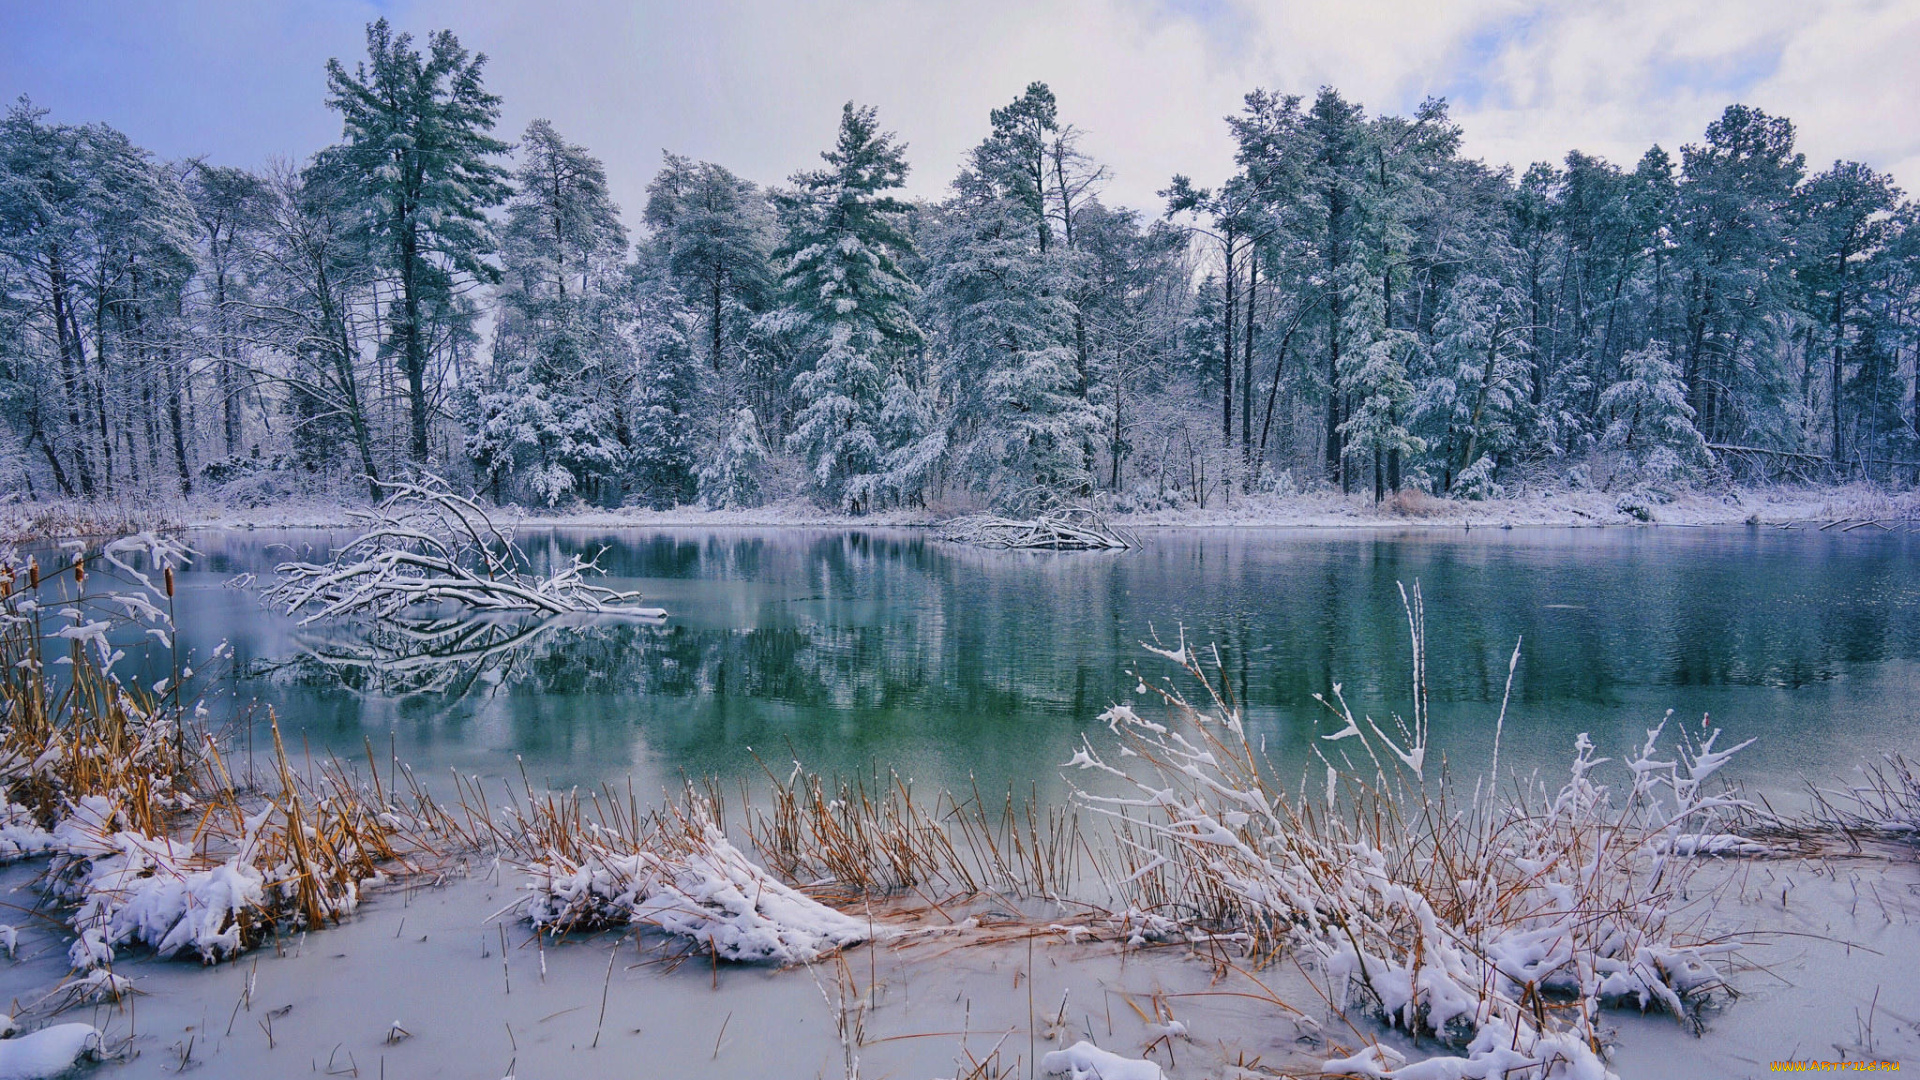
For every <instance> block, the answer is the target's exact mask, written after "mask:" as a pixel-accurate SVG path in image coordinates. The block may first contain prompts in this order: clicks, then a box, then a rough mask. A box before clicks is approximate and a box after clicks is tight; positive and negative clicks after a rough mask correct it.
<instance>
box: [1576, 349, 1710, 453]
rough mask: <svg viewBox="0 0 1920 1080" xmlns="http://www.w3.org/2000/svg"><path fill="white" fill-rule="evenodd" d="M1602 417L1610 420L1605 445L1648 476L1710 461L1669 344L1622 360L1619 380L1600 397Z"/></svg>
mask: <svg viewBox="0 0 1920 1080" xmlns="http://www.w3.org/2000/svg"><path fill="white" fill-rule="evenodd" d="M1600 413H1601V415H1602V416H1604V417H1606V418H1607V431H1606V437H1605V439H1604V443H1603V444H1604V445H1605V446H1607V447H1609V448H1611V449H1617V450H1619V451H1621V452H1622V453H1624V454H1625V455H1626V456H1627V457H1628V458H1629V459H1631V460H1632V461H1633V462H1634V463H1635V464H1637V465H1638V466H1639V467H1640V468H1641V469H1642V470H1644V471H1646V472H1647V473H1649V474H1652V475H1655V476H1669V475H1672V474H1673V473H1676V472H1679V471H1680V470H1682V469H1685V468H1688V467H1691V466H1697V465H1701V464H1704V463H1706V462H1707V461H1709V460H1711V456H1712V455H1711V452H1710V451H1709V450H1708V449H1707V443H1706V440H1705V439H1704V438H1702V437H1701V435H1700V430H1699V429H1698V428H1696V427H1695V426H1694V415H1695V414H1694V411H1693V406H1692V405H1690V404H1689V403H1688V402H1687V384H1686V381H1685V380H1684V379H1683V378H1682V376H1681V372H1680V366H1679V365H1678V364H1677V363H1675V362H1674V360H1673V357H1672V356H1671V355H1670V354H1669V353H1668V352H1667V346H1666V343H1665V342H1659V341H1656V342H1654V343H1652V344H1650V345H1648V346H1646V347H1645V348H1642V349H1635V350H1634V351H1633V352H1630V353H1627V354H1626V355H1625V356H1622V357H1621V358H1620V378H1619V381H1617V382H1615V383H1614V384H1613V385H1612V386H1609V387H1607V389H1606V390H1605V391H1604V392H1603V393H1602V394H1601V395H1600Z"/></svg>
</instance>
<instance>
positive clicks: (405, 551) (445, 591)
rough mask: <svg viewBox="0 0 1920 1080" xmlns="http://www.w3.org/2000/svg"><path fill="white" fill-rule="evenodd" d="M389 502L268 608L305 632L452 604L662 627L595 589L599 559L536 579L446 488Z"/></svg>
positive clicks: (285, 583)
mask: <svg viewBox="0 0 1920 1080" xmlns="http://www.w3.org/2000/svg"><path fill="white" fill-rule="evenodd" d="M383 486H384V487H386V488H388V489H389V490H390V491H391V494H389V495H388V496H387V498H386V499H384V500H383V501H382V502H381V503H380V505H379V506H377V507H375V508H374V509H373V510H372V511H370V512H363V511H356V512H354V514H353V516H354V517H355V518H356V519H357V520H360V521H363V522H364V523H365V528H364V530H363V531H362V532H361V534H360V535H359V536H358V537H357V538H355V539H354V540H353V541H352V542H350V543H348V544H347V545H346V546H344V547H342V548H340V549H339V550H337V551H335V552H334V553H333V556H332V558H330V559H329V560H328V561H326V562H324V563H312V562H299V561H293V562H285V563H281V564H280V565H279V566H277V567H275V572H276V573H277V574H278V575H279V578H278V580H277V581H276V582H275V583H274V584H273V585H272V586H271V587H270V588H269V589H267V591H266V594H265V595H266V599H267V600H268V602H270V603H272V604H273V605H275V606H276V607H280V608H283V609H284V610H285V611H286V613H287V614H289V615H298V614H303V613H304V617H303V618H302V619H301V620H300V622H301V625H303V626H304V625H307V624H310V623H314V622H318V621H320V620H323V619H330V618H335V617H339V616H352V615H370V616H374V617H377V618H386V617H390V616H393V615H396V614H398V613H400V612H402V611H404V610H406V609H407V608H410V607H412V606H414V605H416V604H440V603H453V604H458V605H461V606H463V607H466V608H470V609H473V610H477V611H533V612H542V613H546V614H553V615H558V614H566V613H575V612H580V613H587V614H594V615H627V616H635V617H639V618H646V619H663V618H665V617H666V612H665V611H664V610H662V609H660V608H657V607H644V606H641V605H640V603H639V600H640V594H639V593H636V592H622V591H619V590H616V589H609V588H606V587H604V586H600V585H594V584H591V583H590V582H588V581H587V575H588V574H593V573H599V572H600V568H599V566H598V565H597V564H596V563H595V562H594V561H592V560H587V559H582V558H580V556H578V555H569V556H567V560H566V562H565V563H564V564H559V565H557V567H556V568H555V569H553V570H552V571H551V572H549V573H546V574H544V575H541V574H536V573H533V572H531V570H530V567H531V566H532V564H533V560H531V559H530V558H529V557H528V556H527V553H526V552H525V551H524V550H522V549H521V547H520V546H519V544H517V543H516V542H515V541H514V538H513V532H512V530H511V529H510V528H507V527H505V526H502V525H500V524H497V523H496V522H494V520H493V519H492V517H491V516H490V515H489V514H488V512H487V511H486V509H485V508H484V507H482V506H481V505H480V504H479V503H478V502H476V501H474V500H473V499H470V498H466V497H465V496H461V495H456V494H454V493H453V491H452V490H450V489H449V488H448V486H447V484H446V482H445V481H443V480H440V479H438V478H434V477H429V478H427V479H426V480H423V481H422V482H420V483H417V484H415V483H400V484H385V485H383Z"/></svg>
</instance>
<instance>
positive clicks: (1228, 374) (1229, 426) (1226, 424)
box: [1220, 229, 1238, 449]
mask: <svg viewBox="0 0 1920 1080" xmlns="http://www.w3.org/2000/svg"><path fill="white" fill-rule="evenodd" d="M1233 243H1234V235H1233V230H1231V229H1229V230H1227V239H1226V243H1225V244H1224V245H1223V250H1224V251H1225V252H1226V261H1227V269H1226V274H1225V276H1224V277H1222V278H1221V284H1222V285H1223V286H1224V288H1225V290H1226V303H1227V310H1226V318H1224V319H1222V320H1221V321H1220V326H1221V343H1222V347H1221V349H1220V442H1221V443H1222V445H1224V446H1226V447H1228V448H1229V449H1230V448H1232V446H1233V316H1234V300H1235V295H1234V288H1235V286H1236V285H1237V284H1238V283H1237V282H1236V280H1235V276H1236V275H1235V273H1234V265H1233Z"/></svg>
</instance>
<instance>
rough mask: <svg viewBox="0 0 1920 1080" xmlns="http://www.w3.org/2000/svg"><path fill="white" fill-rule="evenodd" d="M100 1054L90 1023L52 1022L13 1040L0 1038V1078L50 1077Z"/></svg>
mask: <svg viewBox="0 0 1920 1080" xmlns="http://www.w3.org/2000/svg"><path fill="white" fill-rule="evenodd" d="M99 1056H100V1032H99V1031H97V1030H95V1028H94V1026H93V1025H92V1024H55V1025H54V1026H52V1027H48V1028H41V1029H40V1030H39V1031H36V1032H34V1033H33V1034H31V1035H22V1036H20V1037H19V1038H17V1039H0V1080H53V1078H54V1077H57V1076H61V1075H64V1074H65V1073H66V1072H67V1071H68V1070H70V1069H72V1068H73V1067H74V1066H75V1065H78V1064H80V1063H81V1062H82V1061H87V1060H92V1059H94V1058H97V1057H99Z"/></svg>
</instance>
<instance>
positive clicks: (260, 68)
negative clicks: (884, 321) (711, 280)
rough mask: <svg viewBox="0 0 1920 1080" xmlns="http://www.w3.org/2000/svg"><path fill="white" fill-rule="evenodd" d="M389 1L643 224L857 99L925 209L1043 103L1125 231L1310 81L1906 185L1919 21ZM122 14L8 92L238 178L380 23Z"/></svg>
mask: <svg viewBox="0 0 1920 1080" xmlns="http://www.w3.org/2000/svg"><path fill="white" fill-rule="evenodd" d="M9 3H10V0H0V6H4V5H7V4H9ZM384 6H387V7H390V8H392V9H393V10H392V16H391V17H392V18H393V20H394V21H395V23H396V24H397V25H398V26H400V27H402V28H404V29H409V30H413V31H415V32H416V33H418V34H424V33H425V32H426V31H429V30H432V29H437V28H440V27H450V28H452V29H454V30H455V31H456V32H457V33H458V34H459V35H460V37H461V40H462V41H463V43H465V44H466V45H468V46H469V47H470V48H474V49H478V50H484V51H486V52H487V53H488V54H489V55H490V57H491V60H492V66H491V68H490V72H489V84H490V86H492V88H493V89H495V90H496V91H497V92H499V93H500V94H502V95H503V97H504V98H505V101H506V125H505V126H506V128H507V134H509V135H512V134H517V132H518V131H519V129H520V128H521V127H522V126H524V124H525V123H526V121H528V120H529V119H532V118H533V117H535V116H544V117H547V118H548V119H550V120H552V121H553V122H554V123H555V124H556V125H558V126H559V128H560V129H561V131H562V132H564V133H565V134H566V135H567V136H568V137H569V138H571V139H573V140H574V141H577V142H581V143H584V144H585V145H587V146H588V147H590V148H591V149H593V151H594V152H596V153H598V154H600V155H601V156H602V157H604V158H605V159H606V161H607V163H608V168H609V172H610V175H611V178H612V180H613V182H614V185H615V189H616V194H617V196H618V197H619V198H620V199H621V201H622V203H623V204H624V205H625V206H626V207H627V209H628V211H629V215H630V216H634V215H635V214H636V212H637V211H638V210H639V207H640V202H641V198H642V195H641V193H642V191H643V190H644V187H645V185H646V181H647V179H648V178H649V177H650V176H651V174H652V172H653V171H654V169H655V168H656V167H657V163H658V159H659V153H660V150H661V149H662V148H670V149H673V150H675V151H677V152H681V153H687V154H692V155H694V156H697V157H701V158H707V159H711V160H715V161H719V162H722V163H724V164H726V165H728V166H729V167H731V168H733V169H735V170H736V171H737V172H740V173H742V174H744V175H747V176H750V177H753V178H755V179H758V180H762V181H770V180H779V179H782V178H784V177H785V176H786V175H788V174H789V173H791V172H793V171H794V170H796V169H802V168H808V167H811V166H812V165H813V164H814V163H815V162H816V161H817V157H816V155H817V153H818V151H819V150H820V149H821V148H823V147H824V146H826V145H827V143H828V141H829V140H830V139H831V137H832V134H833V126H834V123H835V121H836V118H837V116H838V110H839V105H840V103H841V102H842V101H845V100H847V99H849V98H852V99H855V100H858V101H861V102H863V103H871V104H875V105H878V106H879V108H880V112H881V118H882V120H883V122H885V123H886V124H887V126H889V127H891V128H893V129H894V130H896V131H898V132H899V133H900V135H901V136H902V137H903V138H904V139H906V140H907V141H908V142H909V143H910V144H911V146H912V154H911V159H912V161H913V164H914V168H915V175H914V178H913V183H912V187H913V191H914V192H915V193H916V194H922V195H938V194H939V193H940V191H941V190H942V189H943V188H944V185H945V184H946V182H947V180H948V179H949V178H950V177H951V176H952V174H953V172H954V171H955V169H956V168H957V167H958V164H959V162H960V160H961V157H962V155H964V154H965V152H966V151H967V149H968V148H969V147H971V146H972V145H973V144H974V143H976V142H977V141H978V140H979V139H980V138H981V136H982V135H983V134H984V132H985V128H986V123H987V119H986V114H987V110H988V109H990V108H992V107H994V106H996V105H999V104H1003V103H1005V102H1006V101H1008V100H1010V99H1012V98H1013V97H1014V96H1015V95H1016V94H1018V93H1019V92H1020V90H1021V88H1022V87H1024V86H1025V85H1026V83H1027V82H1028V81H1030V80H1033V79H1040V80H1044V81H1046V82H1048V83H1049V84H1051V85H1052V86H1053V88H1054V91H1055V92H1056V94H1057V95H1058V97H1059V99H1060V102H1061V107H1062V112H1063V114H1064V115H1065V116H1066V117H1067V118H1068V119H1070V120H1071V121H1073V122H1074V123H1076V124H1078V125H1079V126H1080V127H1082V128H1083V129H1085V131H1086V132H1087V142H1086V147H1087V149H1088V150H1089V151H1090V152H1091V153H1093V154H1095V155H1096V156H1098V157H1100V158H1101V159H1103V160H1105V161H1106V162H1108V163H1109V164H1110V165H1111V167H1112V169H1113V174H1114V179H1113V182H1112V185H1111V187H1110V189H1109V191H1110V197H1111V198H1112V199H1113V200H1114V201H1117V202H1121V203H1126V204H1130V205H1135V206H1142V207H1151V206H1154V205H1156V204H1157V199H1156V198H1155V197H1154V191H1155V190H1156V189H1158V188H1159V187H1162V186H1164V184H1165V183H1166V180H1167V178H1168V176H1169V175H1171V174H1172V173H1175V172H1185V173H1189V174H1191V175H1193V176H1194V177H1195V178H1196V179H1197V180H1199V181H1201V182H1203V183H1207V182H1212V181H1215V180H1217V179H1219V178H1220V177H1221V176H1223V175H1224V174H1225V173H1226V172H1228V171H1229V170H1230V169H1231V166H1232V162H1231V154H1232V147H1231V145H1230V143H1229V141H1228V138H1227V134H1226V129H1225V125H1224V124H1223V123H1222V122H1221V121H1222V117H1224V116H1225V115H1227V114H1228V113H1231V112H1234V111H1236V110H1237V109H1238V108H1239V104H1240V99H1241V97H1242V95H1244V94H1245V93H1246V92H1247V91H1248V90H1251V89H1253V88H1255V87H1269V88H1273V89H1278V90H1284V91H1288V92H1293V93H1301V94H1306V95H1311V94H1312V93H1313V92H1314V91H1315V90H1316V89H1317V88H1318V87H1319V86H1321V85H1322V84H1332V85H1334V86H1337V87H1338V88H1339V89H1340V90H1341V91H1342V92H1343V93H1345V94H1346V95H1347V96H1348V97H1349V98H1351V99H1354V100H1357V101H1360V102H1362V103H1363V104H1365V105H1366V106H1367V107H1368V108H1369V110H1370V111H1405V110H1407V109H1410V108H1412V107H1413V106H1414V105H1415V104H1417V103H1418V102H1419V100H1420V99H1421V98H1422V97H1424V96H1426V95H1428V94H1442V95H1446V96H1449V97H1450V98H1452V99H1453V100H1454V102H1455V106H1454V115H1455V116H1456V118H1457V119H1458V120H1459V121H1460V122H1461V123H1462V125H1463V126H1464V128H1465V130H1466V149H1467V152H1468V153H1470V154H1474V155H1478V156H1484V157H1487V158H1488V159H1489V160H1492V161H1494V162H1497V163H1510V164H1514V165H1516V166H1520V167H1524V165H1525V164H1526V163H1528V162H1530V161H1534V160H1540V159H1548V160H1558V159H1560V158H1561V157H1563V156H1564V155H1565V153H1566V152H1567V151H1568V150H1569V149H1574V148H1578V149H1582V150H1586V151H1589V152H1593V153H1599V154H1602V155H1605V156H1607V157H1609V158H1612V159H1614V160H1616V161H1619V162H1621V163H1622V164H1629V165H1630V164H1631V163H1632V162H1633V161H1634V160H1635V159H1636V158H1638V156H1639V155H1640V153H1641V152H1642V151H1644V150H1645V149H1646V147H1647V146H1649V145H1651V144H1652V143H1655V142H1659V143H1661V144H1662V145H1664V146H1666V147H1667V148H1669V149H1670V150H1674V149H1677V148H1678V146H1679V145H1680V144H1682V143H1684V142H1688V141H1695V140H1698V139H1699V138H1700V137H1701V134H1702V132H1703V131H1704V129H1705V127H1706V124H1707V123H1708V122H1709V121H1710V120H1712V119H1713V118H1714V117H1715V116H1717V115H1718V114H1719V112H1720V111H1721V109H1723V108H1724V107H1725V106H1726V105H1727V104H1729V103H1731V102H1732V101H1735V100H1740V101H1745V102H1748V103H1751V104H1754V105H1757V106H1759V107H1761V108H1764V109H1767V110H1768V111H1770V112H1775V113H1778V114H1782V115H1786V116H1789V117H1791V118H1793V119H1794V120H1795V121H1796V122H1797V123H1798V124H1799V127H1800V132H1801V143H1802V146H1803V147H1804V148H1805V149H1806V151H1807V153H1808V157H1809V161H1810V163H1812V164H1813V165H1814V167H1816V168H1818V167H1822V166H1824V165H1825V164H1826V163H1828V162H1830V161H1832V160H1833V159H1834V158H1836V157H1847V158H1858V159H1862V160H1865V161H1867V162H1869V163H1870V164H1873V165H1874V166H1876V167H1878V168H1882V169H1889V170H1892V171H1893V172H1894V173H1895V175H1896V178H1898V179H1902V180H1906V181H1907V182H1908V183H1909V185H1920V109H1916V108H1915V106H1914V102H1915V101H1916V100H1920V65H1916V64H1914V63H1913V62H1912V59H1911V58H1912V57H1913V56H1915V55H1920V0H1825V2H1811V3H1809V2H1791V0H1686V2H1675V0H1592V2H1588V3H1580V4H1568V3H1546V2H1542V0H1458V2H1433V0H1419V2H1406V0H1394V2H1389V0H1346V2H1340V3H1306V2H1299V0H1288V2H1281V0H1052V2H1047V3H1036V2H1022V0H974V2H970V3H964V4H938V3H932V2H927V0H918V2H916V0H825V2H819V3H808V4H791V3H779V2H770V0H735V2H712V3H706V4H681V3H671V2H667V0H655V2H643V3H628V2H615V0H602V2H598V3H577V4H551V3H533V2H524V3H523V2H509V0H403V2H400V3H395V4H389V5H384ZM119 10H120V9H118V8H117V7H109V8H103V9H101V10H100V11H90V10H89V9H88V8H87V6H86V5H85V4H84V3H75V4H73V5H62V6H59V7H40V6H35V7H33V8H31V9H29V8H25V7H22V8H20V9H19V10H17V11H14V12H11V13H9V14H8V16H7V20H8V22H9V24H10V25H17V24H19V23H20V22H21V21H22V20H26V21H32V22H37V23H41V24H43V25H41V26H38V27H35V28H34V32H33V33H32V34H30V35H20V36H19V38H18V40H22V41H26V40H29V39H30V41H31V44H16V45H14V46H8V45H6V44H5V43H0V92H4V93H6V95H7V96H9V97H11V96H12V94H14V93H17V92H19V91H22V90H25V91H30V92H32V93H34V94H35V96H36V97H38V98H41V99H42V100H43V101H45V103H47V104H51V105H54V106H55V107H56V108H57V109H59V110H60V112H61V115H62V118H65V119H92V118H104V119H108V120H110V121H112V122H115V123H117V124H121V125H122V126H124V127H125V128H126V129H127V130H128V132H129V133H130V134H131V135H132V136H133V137H134V138H135V139H136V140H140V141H142V142H145V143H147V144H148V145H151V146H153V147H154V148H155V149H156V150H158V151H160V152H162V153H165V154H168V155H174V156H179V155H184V154H189V153H197V152H208V151H211V152H212V153H213V154H214V155H215V156H216V157H220V158H222V159H224V160H230V161H235V162H237V163H243V164H255V163H258V162H259V161H261V160H264V159H265V157H267V156H268V155H270V154H275V153H279V154H285V153H290V152H297V151H303V150H307V149H311V148H312V146H311V145H307V144H305V143H304V141H303V140H307V139H311V138H325V137H327V135H328V134H330V133H331V132H332V131H334V130H336V129H335V127H334V124H333V121H332V119H331V117H329V116H327V114H326V113H325V111H324V106H323V105H322V103H321V92H322V78H321V75H320V70H321V66H322V64H323V63H324V62H325V60H326V58H327V57H328V56H330V55H340V56H341V58H342V59H344V60H349V61H351V59H352V55H353V53H354V51H356V50H357V48H358V37H359V26H360V24H361V23H362V22H364V21H365V19H367V18H368V17H370V16H369V14H368V12H369V7H368V6H367V5H365V4H363V3H358V2H353V3H341V4H340V5H339V6H337V7H333V8H330V9H325V10H315V9H314V8H312V7H309V6H304V5H295V4H292V3H290V2H285V0H283V6H281V7H278V8H276V7H275V6H274V5H272V4H265V3H261V4H224V3H216V2H214V0H205V2H204V3H202V4H199V5H196V6H190V7H187V8H184V9H179V10H178V11H176V13H175V14H173V15H171V16H169V17H165V18H161V17H156V16H150V15H140V16H128V15H125V14H124V13H123V14H111V12H114V11H119ZM103 24H105V25H107V26H109V27H114V26H118V27H121V29H120V30H118V31H109V32H102V30H101V29H100V27H101V26H102V25H103ZM176 114H180V115H176ZM316 133H317V134H316ZM290 143H300V145H289V144H290Z"/></svg>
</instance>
